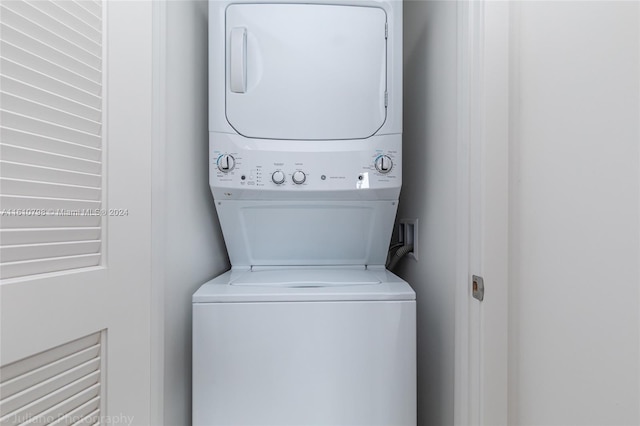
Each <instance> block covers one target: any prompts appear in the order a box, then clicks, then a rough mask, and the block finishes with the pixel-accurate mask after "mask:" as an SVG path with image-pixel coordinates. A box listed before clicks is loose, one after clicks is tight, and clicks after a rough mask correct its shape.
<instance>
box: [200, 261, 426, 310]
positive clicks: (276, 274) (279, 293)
mask: <svg viewBox="0 0 640 426" xmlns="http://www.w3.org/2000/svg"><path fill="white" fill-rule="evenodd" d="M415 298H416V295H415V292H414V291H413V289H412V288H411V287H410V286H409V284H407V283H406V282H405V281H403V280H401V279H400V278H398V277H397V276H395V275H394V274H392V273H391V272H389V271H387V270H385V269H383V268H382V267H375V268H373V269H364V268H362V267H359V268H349V267H345V268H340V267H336V268H328V267H327V268H317V267H316V268H313V267H310V268H292V267H287V268H285V267H283V268H269V269H261V270H257V271H256V270H254V271H251V270H237V269H234V270H231V271H229V272H226V273H224V274H222V275H220V276H219V277H217V278H214V279H213V280H211V281H209V282H207V283H206V284H203V285H202V286H201V287H200V288H199V289H198V291H196V293H195V294H194V295H193V302H194V303H216V302H217V303H220V302H322V301H394V300H396V301H397V300H415Z"/></svg>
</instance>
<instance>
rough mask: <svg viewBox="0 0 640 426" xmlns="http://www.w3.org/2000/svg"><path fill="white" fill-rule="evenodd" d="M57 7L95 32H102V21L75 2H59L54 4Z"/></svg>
mask: <svg viewBox="0 0 640 426" xmlns="http://www.w3.org/2000/svg"><path fill="white" fill-rule="evenodd" d="M56 4H57V5H58V7H61V8H62V9H64V10H65V11H67V12H68V13H70V14H71V15H73V16H75V17H76V18H77V19H79V20H81V21H82V22H84V23H85V24H87V25H89V26H91V27H92V28H93V29H95V30H96V31H99V32H100V31H102V19H100V17H99V16H97V15H95V14H93V13H91V12H90V11H89V10H87V9H86V8H84V7H82V6H81V5H80V4H78V3H77V2H75V1H69V0H67V1H60V2H57V3H56Z"/></svg>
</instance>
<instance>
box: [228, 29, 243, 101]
mask: <svg viewBox="0 0 640 426" xmlns="http://www.w3.org/2000/svg"><path fill="white" fill-rule="evenodd" d="M229 61H230V70H229V74H230V78H229V80H230V81H229V82H230V85H231V91H232V92H234V93H245V92H246V91H247V29H246V28H241V27H238V28H233V29H232V30H231V49H230V52H229Z"/></svg>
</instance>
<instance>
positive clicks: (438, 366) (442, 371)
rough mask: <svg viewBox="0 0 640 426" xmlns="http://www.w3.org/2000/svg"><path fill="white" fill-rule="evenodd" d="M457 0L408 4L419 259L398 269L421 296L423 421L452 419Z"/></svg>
mask: <svg viewBox="0 0 640 426" xmlns="http://www.w3.org/2000/svg"><path fill="white" fill-rule="evenodd" d="M456 25H457V15H456V4H455V2H446V1H407V2H405V3H404V94H403V95H404V107H403V110H404V126H403V127H404V129H403V133H404V134H403V140H404V144H403V170H404V175H403V189H402V193H401V196H400V205H399V211H398V220H399V219H416V218H417V219H419V223H420V227H419V232H420V235H419V240H420V248H419V251H420V259H419V261H418V262H416V261H415V260H413V259H410V258H405V259H403V260H402V262H401V263H400V265H399V267H398V268H397V270H396V272H397V273H398V275H400V276H401V277H402V278H404V279H405V280H407V281H408V282H409V283H410V284H411V286H412V287H413V288H414V290H415V291H416V294H417V329H418V331H417V333H418V336H417V338H418V424H419V425H421V426H430V425H451V424H453V409H454V406H453V397H454V394H453V383H454V330H455V323H454V306H455V305H454V302H455V299H454V294H455V293H454V291H455V276H456V270H455V266H456V263H455V254H456V251H455V241H456V235H455V231H456V227H455V225H456V224H455V206H456V203H455V201H456V200H455V194H456V168H457V164H456V159H457V151H456V143H457V110H456V96H457V90H456V89H457V68H456V56H457V50H456V49H457V44H456V43H457V40H456V31H457V26H456Z"/></svg>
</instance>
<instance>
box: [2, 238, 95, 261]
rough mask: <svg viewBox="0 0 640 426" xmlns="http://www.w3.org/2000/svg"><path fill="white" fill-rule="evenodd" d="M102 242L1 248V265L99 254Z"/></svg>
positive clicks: (23, 245)
mask: <svg viewBox="0 0 640 426" xmlns="http://www.w3.org/2000/svg"><path fill="white" fill-rule="evenodd" d="M101 244H102V242H101V241H100V240H93V241H65V242H62V243H38V244H20V245H11V246H2V247H0V259H2V262H0V265H2V264H5V263H8V262H22V261H25V260H32V259H45V258H54V257H66V256H75V255H81V254H87V253H98V251H99V250H100V246H101Z"/></svg>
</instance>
